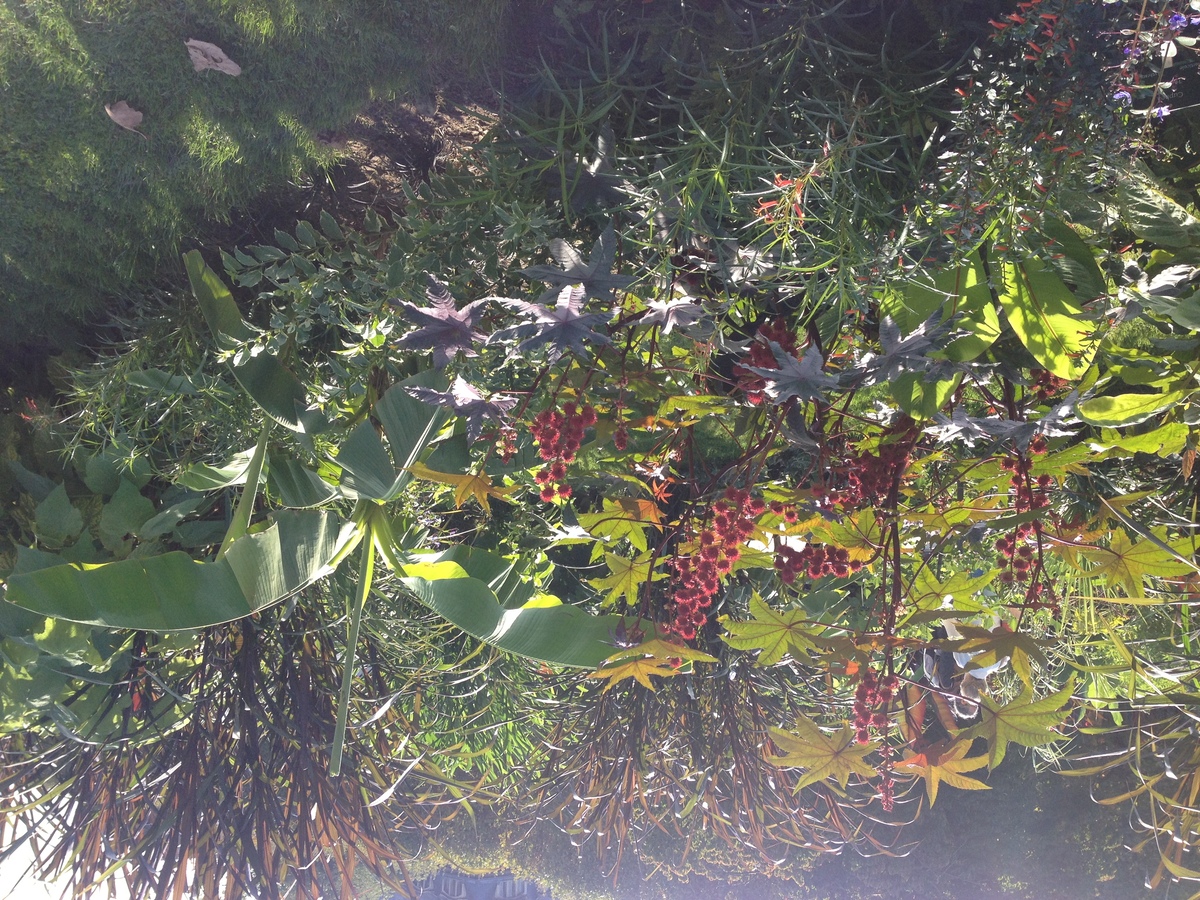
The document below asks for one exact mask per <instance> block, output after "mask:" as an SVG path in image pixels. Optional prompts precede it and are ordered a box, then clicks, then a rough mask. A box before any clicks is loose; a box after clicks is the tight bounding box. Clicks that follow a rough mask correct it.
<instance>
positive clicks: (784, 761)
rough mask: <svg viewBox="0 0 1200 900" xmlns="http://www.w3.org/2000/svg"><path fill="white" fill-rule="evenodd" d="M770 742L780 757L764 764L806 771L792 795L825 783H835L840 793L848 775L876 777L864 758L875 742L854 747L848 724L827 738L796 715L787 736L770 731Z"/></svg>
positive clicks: (873, 768) (768, 758) (872, 768)
mask: <svg viewBox="0 0 1200 900" xmlns="http://www.w3.org/2000/svg"><path fill="white" fill-rule="evenodd" d="M771 740H772V741H773V742H774V743H775V746H777V747H778V748H779V749H780V750H782V751H783V755H782V756H767V762H769V763H771V764H772V765H776V766H779V767H780V768H801V769H807V770H808V771H807V773H806V774H805V775H804V777H803V778H801V779H800V780H799V781H798V782H797V783H796V787H795V790H796V791H799V790H800V789H801V788H804V787H807V786H808V785H810V784H815V783H816V782H818V781H825V780H827V779H829V780H832V781H835V782H836V783H837V784H838V786H839V787H841V788H842V789H843V790H844V789H845V787H846V785H847V784H848V783H849V781H850V776H851V775H859V776H861V777H863V778H874V777H875V775H876V770H875V766H873V765H872V764H871V763H869V762H867V761H866V759H865V757H866V755H867V754H868V753H871V752H872V751H874V750H875V749H876V748H878V746H879V744H878V742H876V741H870V742H868V743H865V744H860V743H858V742H857V741H856V740H855V735H854V729H853V728H852V727H851V725H850V723H849V722H847V723H846V724H845V725H843V726H842V728H841V730H839V731H836V732H834V733H833V734H827V733H826V732H824V731H822V730H821V728H820V727H819V726H818V725H817V723H816V722H814V721H812V719H809V718H807V717H806V716H804V715H800V716H798V717H797V719H796V722H795V724H794V725H793V726H792V729H791V732H790V733H789V732H787V731H784V730H783V729H781V728H772V729H771Z"/></svg>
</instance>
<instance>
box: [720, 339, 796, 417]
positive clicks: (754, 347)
mask: <svg viewBox="0 0 1200 900" xmlns="http://www.w3.org/2000/svg"><path fill="white" fill-rule="evenodd" d="M772 341H774V342H775V343H776V344H778V345H779V346H780V347H781V348H783V351H784V352H785V353H790V354H791V355H792V356H797V353H796V349H797V340H796V333H795V332H794V331H792V330H791V329H789V328H788V326H787V323H786V322H784V321H783V319H776V320H775V321H773V322H769V323H767V324H766V325H760V326H759V328H758V334H757V335H756V338H755V340H754V341H752V342H751V344H750V349H749V351H748V352H747V354H746V355H745V356H744V357H743V358H742V361H741V363H739V364H738V365H736V366H734V367H733V374H734V375H736V376H737V379H738V387H740V388H741V389H742V390H743V391H745V392H746V399H747V400H749V401H750V402H751V403H754V404H756V405H757V404H759V403H762V402H763V400H764V399H765V397H766V395H765V394H764V393H763V388H765V387H766V386H767V383H766V381H765V380H764V379H763V378H762V376H761V375H755V374H754V373H753V372H751V371H749V370H748V369H746V366H754V367H755V368H758V369H778V368H779V361H778V360H777V359H776V358H775V353H774V352H773V351H772V350H771V342H772ZM797 358H799V357H798V356H797Z"/></svg>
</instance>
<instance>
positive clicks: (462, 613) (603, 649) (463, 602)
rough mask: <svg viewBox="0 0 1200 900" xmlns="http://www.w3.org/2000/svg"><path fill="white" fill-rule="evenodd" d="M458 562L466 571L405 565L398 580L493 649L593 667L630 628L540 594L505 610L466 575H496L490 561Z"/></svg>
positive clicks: (649, 632) (447, 564)
mask: <svg viewBox="0 0 1200 900" xmlns="http://www.w3.org/2000/svg"><path fill="white" fill-rule="evenodd" d="M450 555H452V554H450ZM472 556H473V554H472ZM459 558H460V559H463V562H465V563H466V565H467V566H469V567H470V570H468V569H467V568H464V567H463V566H462V565H460V564H459V563H458V562H453V561H451V560H450V559H449V558H446V559H443V558H442V557H441V556H435V557H431V558H428V559H427V560H425V561H422V562H416V563H412V564H408V565H405V566H404V572H405V574H406V576H407V577H405V578H404V579H403V582H404V584H405V586H406V587H407V588H408V589H409V591H411V592H412V594H413V595H414V596H415V597H416V598H417V599H418V600H420V601H421V602H422V603H424V604H425V605H426V606H428V607H429V608H430V609H432V610H433V611H434V612H436V613H437V614H438V615H440V616H442V617H443V618H445V619H448V620H449V621H450V622H452V623H453V624H454V625H456V626H457V627H459V628H461V629H462V630H463V631H465V632H467V634H469V635H471V636H472V637H475V638H478V639H479V640H481V641H483V642H484V643H486V644H490V645H492V646H493V647H499V648H500V649H501V650H506V651H508V652H509V653H516V654H518V655H520V656H524V657H527V658H529V659H535V660H539V661H541V662H546V663H551V664H553V665H558V666H571V667H575V668H584V669H594V668H596V667H597V666H599V665H600V664H601V663H602V662H604V660H606V659H607V658H608V657H610V656H612V654H613V652H614V647H615V644H614V635H616V634H619V633H622V632H623V631H626V630H627V629H629V628H630V627H632V626H631V623H630V621H629V620H628V619H626V618H623V617H621V616H612V615H605V616H593V615H589V614H588V613H586V612H584V611H583V610H582V609H579V608H578V607H575V606H570V605H568V604H564V603H562V602H561V601H560V600H558V599H557V598H555V597H547V596H544V595H541V596H538V597H535V598H534V599H532V600H530V601H529V602H527V603H526V604H525V605H524V606H521V607H518V608H516V609H505V608H504V606H503V605H501V603H500V601H499V600H498V599H497V597H496V593H495V592H494V591H493V590H492V589H491V588H490V587H488V583H487V582H486V581H484V580H483V579H482V578H475V577H472V576H473V574H481V575H485V574H487V573H489V572H490V573H492V574H496V573H495V570H494V565H493V561H492V560H490V559H487V558H486V557H480V558H479V559H478V560H476V561H474V564H473V560H472V558H470V557H468V558H465V559H464V558H463V557H462V556H461V555H460V556H459ZM476 570H478V571H476ZM641 627H642V629H643V630H644V632H645V635H646V637H648V638H649V637H655V636H656V632H655V631H654V628H653V625H652V624H651V623H648V622H643V623H641Z"/></svg>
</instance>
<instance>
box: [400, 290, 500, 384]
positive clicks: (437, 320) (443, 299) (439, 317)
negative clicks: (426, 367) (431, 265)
mask: <svg viewBox="0 0 1200 900" xmlns="http://www.w3.org/2000/svg"><path fill="white" fill-rule="evenodd" d="M425 296H426V297H427V298H428V299H429V302H430V303H431V304H432V306H430V307H425V308H422V307H419V306H416V305H415V304H412V303H407V302H404V303H401V304H400V306H401V307H402V308H403V310H404V315H405V316H406V317H407V318H408V319H409V320H410V321H412V322H415V323H416V324H417V325H419V326H420V328H418V329H417V330H416V331H412V332H409V333H408V334H406V335H405V336H404V337H402V338H400V340H399V341H398V342H397V344H398V346H400V347H403V348H405V349H408V350H432V351H433V364H434V366H435V367H437V368H439V369H444V368H445V367H446V364H447V363H449V362H450V361H451V360H452V359H454V357H456V356H457V355H458V354H459V353H462V354H463V356H478V355H479V354H478V353H476V352H475V349H474V346H473V345H474V344H475V343H476V342H480V343H482V342H483V341H485V340H487V335H485V334H483V332H480V331H476V330H475V325H476V323H477V322H478V320H479V317H480V316H481V315H483V306H484V304H485V303H487V301H488V300H490V299H492V298H485V299H483V300H475V301H474V302H472V303H468V304H467V305H466V306H464V307H463V308H462V309H458V307H457V304H455V302H454V296H453V295H452V294H451V293H450V291H449V289H448V288H447V287H446V286H445V285H444V284H442V283H441V282H440V281H438V280H437V279H436V278H434V277H433V276H432V275H430V276H429V286H428V287H427V288H426V290H425Z"/></svg>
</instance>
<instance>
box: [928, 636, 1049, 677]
mask: <svg viewBox="0 0 1200 900" xmlns="http://www.w3.org/2000/svg"><path fill="white" fill-rule="evenodd" d="M958 631H959V634H961V635H962V636H963V640H961V641H951V642H949V643H947V644H945V646H946V648H947V649H950V650H954V651H955V652H957V653H970V654H971V668H973V669H984V668H987V667H988V666H991V665H995V664H996V663H998V662H1000V661H1001V660H1002V659H1004V658H1005V657H1008V658H1009V659H1010V660H1011V661H1012V667H1013V671H1014V672H1016V673H1017V675H1018V676H1020V678H1021V680H1022V681H1023V682H1025V684H1026V685H1032V684H1033V675H1032V671H1031V669H1030V665H1029V663H1030V660H1037V662H1038V663H1039V665H1041V666H1046V665H1048V663H1047V662H1046V656H1045V654H1044V653H1042V648H1043V647H1050V646H1053V641H1038V640H1035V639H1034V638H1032V637H1030V636H1029V635H1027V634H1023V633H1022V632H1019V631H1010V630H1008V629H1007V628H1005V627H1004V626H999V627H997V628H996V630H995V631H989V630H988V629H986V628H980V627H979V626H977V625H963V624H961V623H960V624H959V625H958Z"/></svg>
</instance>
